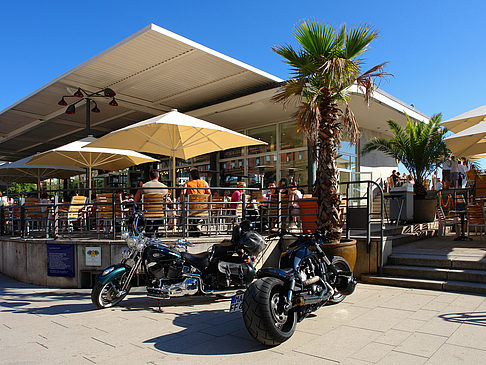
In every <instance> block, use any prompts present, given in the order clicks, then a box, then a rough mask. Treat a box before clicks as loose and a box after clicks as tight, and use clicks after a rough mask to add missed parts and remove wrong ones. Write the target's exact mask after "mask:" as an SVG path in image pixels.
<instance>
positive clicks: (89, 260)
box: [85, 247, 101, 266]
mask: <svg viewBox="0 0 486 365" xmlns="http://www.w3.org/2000/svg"><path fill="white" fill-rule="evenodd" d="M85 257H86V266H101V247H86V251H85Z"/></svg>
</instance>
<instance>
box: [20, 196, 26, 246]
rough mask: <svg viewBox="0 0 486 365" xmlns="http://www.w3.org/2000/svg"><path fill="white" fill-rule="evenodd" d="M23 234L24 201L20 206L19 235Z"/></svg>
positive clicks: (22, 235)
mask: <svg viewBox="0 0 486 365" xmlns="http://www.w3.org/2000/svg"><path fill="white" fill-rule="evenodd" d="M24 236H25V202H23V203H22V205H21V206H20V237H24Z"/></svg>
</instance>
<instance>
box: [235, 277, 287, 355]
mask: <svg viewBox="0 0 486 365" xmlns="http://www.w3.org/2000/svg"><path fill="white" fill-rule="evenodd" d="M286 294H287V292H286V289H285V287H284V283H283V281H282V280H280V279H277V278H273V277H266V278H262V279H258V280H257V281H255V282H254V283H253V284H251V285H250V287H249V288H248V289H247V290H246V292H245V296H244V298H243V319H244V321H245V326H246V328H247V330H248V332H249V333H250V335H251V336H252V337H253V338H254V339H255V340H257V341H259V342H260V343H262V344H264V345H267V346H276V345H280V344H281V343H282V342H285V341H287V340H288V339H289V338H290V337H292V335H293V334H294V332H295V327H296V324H297V315H296V313H295V311H294V310H290V311H285V310H284V309H283V305H284V303H285V301H284V297H285V296H286Z"/></svg>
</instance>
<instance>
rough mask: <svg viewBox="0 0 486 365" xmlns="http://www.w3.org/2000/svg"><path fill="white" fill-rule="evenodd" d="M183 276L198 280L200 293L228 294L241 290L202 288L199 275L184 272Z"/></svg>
mask: <svg viewBox="0 0 486 365" xmlns="http://www.w3.org/2000/svg"><path fill="white" fill-rule="evenodd" d="M183 276H185V277H188V278H193V279H196V280H197V281H198V282H199V290H200V291H201V293H203V294H206V295H216V294H229V293H236V292H238V291H239V290H241V289H224V290H204V288H203V285H202V281H201V277H200V276H199V275H196V274H190V273H188V274H184V275H183Z"/></svg>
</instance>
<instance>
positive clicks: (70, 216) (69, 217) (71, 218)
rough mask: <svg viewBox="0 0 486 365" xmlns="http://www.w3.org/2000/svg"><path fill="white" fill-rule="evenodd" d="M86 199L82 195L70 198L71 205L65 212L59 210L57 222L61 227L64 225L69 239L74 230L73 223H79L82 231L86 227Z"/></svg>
mask: <svg viewBox="0 0 486 365" xmlns="http://www.w3.org/2000/svg"><path fill="white" fill-rule="evenodd" d="M87 201H88V198H87V197H85V196H83V195H76V196H73V197H72V198H71V203H70V204H69V207H68V208H67V210H64V209H62V208H61V207H60V208H59V221H60V223H61V226H62V225H63V224H64V223H65V224H66V228H67V231H68V234H69V238H71V233H72V231H73V230H74V223H79V227H80V229H81V230H83V229H84V228H85V227H86V208H87V206H86V203H87Z"/></svg>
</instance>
